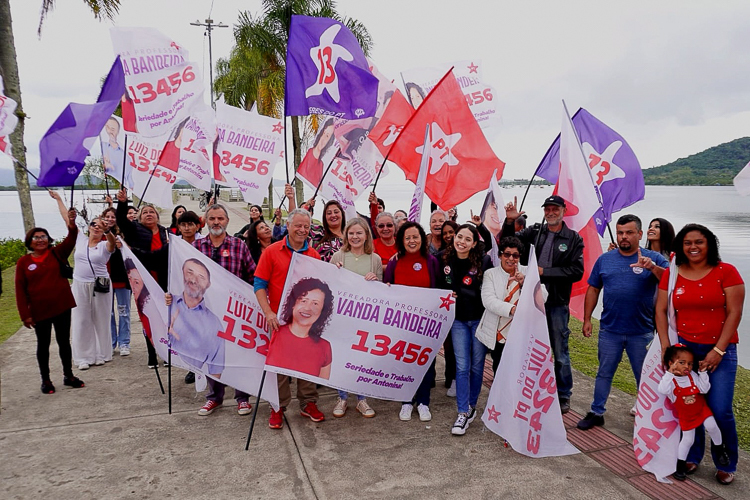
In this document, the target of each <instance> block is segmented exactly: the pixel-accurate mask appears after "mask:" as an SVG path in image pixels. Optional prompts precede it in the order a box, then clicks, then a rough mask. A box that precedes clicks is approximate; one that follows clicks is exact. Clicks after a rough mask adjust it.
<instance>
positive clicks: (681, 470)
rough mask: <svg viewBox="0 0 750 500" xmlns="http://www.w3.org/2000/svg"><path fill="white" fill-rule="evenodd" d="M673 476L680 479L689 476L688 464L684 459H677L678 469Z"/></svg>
mask: <svg viewBox="0 0 750 500" xmlns="http://www.w3.org/2000/svg"><path fill="white" fill-rule="evenodd" d="M672 477H673V478H675V479H677V480H678V481H684V480H685V479H686V478H687V464H686V463H685V461H684V460H678V461H677V470H676V471H674V473H673V474H672Z"/></svg>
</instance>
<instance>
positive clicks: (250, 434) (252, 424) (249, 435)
mask: <svg viewBox="0 0 750 500" xmlns="http://www.w3.org/2000/svg"><path fill="white" fill-rule="evenodd" d="M265 382H266V370H263V375H262V376H261V377H260V387H258V398H257V399H256V400H255V408H253V419H252V420H251V421H250V430H249V431H248V432H247V441H246V442H245V451H247V450H248V449H249V448H250V438H252V437H253V428H254V427H255V417H257V416H258V406H260V395H261V393H262V392H263V384H264V383H265ZM279 411H282V410H281V408H279ZM281 418H284V412H283V411H282V413H281Z"/></svg>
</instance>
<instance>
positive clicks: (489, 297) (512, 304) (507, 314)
mask: <svg viewBox="0 0 750 500" xmlns="http://www.w3.org/2000/svg"><path fill="white" fill-rule="evenodd" d="M498 246H499V249H498V254H499V257H500V266H499V267H495V268H492V269H490V270H489V271H487V274H485V276H484V284H483V285H482V304H483V305H484V315H482V320H481V321H480V322H479V328H477V334H476V335H477V339H479V341H480V342H481V343H482V344H484V345H485V346H486V347H487V348H488V349H490V350H491V355H492V371H493V372H496V371H497V366H498V365H499V364H500V357H501V356H502V354H503V348H504V347H505V341H506V339H507V338H508V330H509V329H510V322H511V321H513V314H515V312H516V304H518V299H519V297H520V296H521V287H522V286H523V280H524V274H523V271H525V270H526V269H525V267H524V266H521V265H520V264H519V259H520V258H521V254H522V253H523V243H521V240H519V239H518V238H516V237H515V236H507V237H505V238H503V239H501V240H500V243H499V244H498ZM542 289H543V291H542V293H543V294H544V296H545V298H546V289H544V287H543V286H542Z"/></svg>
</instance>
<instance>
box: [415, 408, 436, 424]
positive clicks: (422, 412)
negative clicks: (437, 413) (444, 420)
mask: <svg viewBox="0 0 750 500" xmlns="http://www.w3.org/2000/svg"><path fill="white" fill-rule="evenodd" d="M417 413H419V420H421V421H422V422H429V421H430V420H432V413H430V407H429V406H427V405H417Z"/></svg>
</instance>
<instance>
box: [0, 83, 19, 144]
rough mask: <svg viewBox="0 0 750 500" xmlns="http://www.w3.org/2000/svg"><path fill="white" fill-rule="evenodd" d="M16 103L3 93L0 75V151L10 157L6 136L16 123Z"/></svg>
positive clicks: (8, 140)
mask: <svg viewBox="0 0 750 500" xmlns="http://www.w3.org/2000/svg"><path fill="white" fill-rule="evenodd" d="M16 106H17V103H16V101H14V100H13V99H11V98H10V97H7V96H6V95H5V87H3V77H2V76H0V153H5V154H7V155H8V156H10V157H11V158H13V154H12V152H11V147H10V138H9V137H8V136H9V135H10V134H11V133H12V132H13V131H14V130H15V129H16V125H18V117H17V116H16V115H15V112H16Z"/></svg>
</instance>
